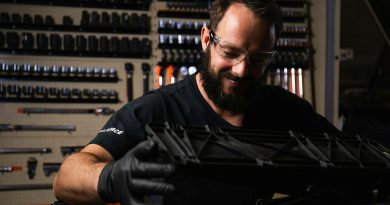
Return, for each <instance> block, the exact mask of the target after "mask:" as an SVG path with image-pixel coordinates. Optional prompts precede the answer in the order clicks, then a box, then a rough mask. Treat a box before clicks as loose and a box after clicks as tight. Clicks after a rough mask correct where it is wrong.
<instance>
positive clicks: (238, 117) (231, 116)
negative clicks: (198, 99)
mask: <svg viewBox="0 0 390 205" xmlns="http://www.w3.org/2000/svg"><path fill="white" fill-rule="evenodd" d="M200 75H201V74H200V73H197V74H196V76H195V78H196V85H197V86H198V89H199V91H200V93H201V95H202V96H203V98H204V99H205V100H206V102H207V103H208V104H209V105H210V107H211V108H212V109H213V110H214V112H216V113H217V114H218V115H219V116H221V117H222V118H223V119H224V120H226V121H227V122H229V123H230V124H232V125H234V126H236V127H241V126H242V121H243V118H244V113H234V112H232V111H230V110H226V109H223V108H220V107H218V106H217V105H216V104H215V103H214V102H213V101H212V100H211V99H210V98H209V96H208V95H207V93H206V90H205V89H204V87H203V81H202V79H201V77H200Z"/></svg>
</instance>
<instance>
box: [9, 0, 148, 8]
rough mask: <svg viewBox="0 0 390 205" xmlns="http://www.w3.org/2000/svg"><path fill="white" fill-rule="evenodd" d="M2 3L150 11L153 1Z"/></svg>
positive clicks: (28, 0) (29, 0) (16, 0)
mask: <svg viewBox="0 0 390 205" xmlns="http://www.w3.org/2000/svg"><path fill="white" fill-rule="evenodd" d="M2 2H5V3H13V4H33V5H47V6H64V7H84V8H104V9H131V10H149V7H150V4H151V2H152V0H142V1H132V0H40V1H32V0H2Z"/></svg>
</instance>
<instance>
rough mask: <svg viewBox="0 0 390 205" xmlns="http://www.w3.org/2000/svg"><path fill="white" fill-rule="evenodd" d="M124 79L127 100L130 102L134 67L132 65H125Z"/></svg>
mask: <svg viewBox="0 0 390 205" xmlns="http://www.w3.org/2000/svg"><path fill="white" fill-rule="evenodd" d="M125 70H126V79H127V100H128V101H129V102H130V101H132V100H133V72H134V66H133V64H132V63H126V64H125Z"/></svg>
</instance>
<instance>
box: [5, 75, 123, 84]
mask: <svg viewBox="0 0 390 205" xmlns="http://www.w3.org/2000/svg"><path fill="white" fill-rule="evenodd" d="M0 79H9V80H26V81H27V80H28V81H56V82H94V83H116V82H118V80H119V79H118V77H114V78H104V77H74V76H64V75H58V76H41V75H33V74H27V75H23V74H17V75H14V74H0Z"/></svg>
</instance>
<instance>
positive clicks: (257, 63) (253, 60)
mask: <svg viewBox="0 0 390 205" xmlns="http://www.w3.org/2000/svg"><path fill="white" fill-rule="evenodd" d="M210 39H211V41H212V42H213V43H214V44H215V47H216V50H217V53H218V55H219V56H221V57H223V58H225V59H226V60H227V61H229V62H230V63H231V64H232V65H236V64H238V63H241V62H242V61H243V60H246V61H247V63H248V64H249V65H250V66H251V67H256V68H264V67H265V66H267V64H268V62H269V60H270V59H271V58H272V56H274V55H275V54H276V51H270V52H264V51H262V52H257V53H256V54H251V55H250V54H249V53H248V51H247V50H246V49H244V48H242V47H239V46H237V45H235V44H233V43H230V42H228V41H225V40H222V38H221V37H218V36H217V35H216V34H215V33H214V31H213V30H211V29H210Z"/></svg>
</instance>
